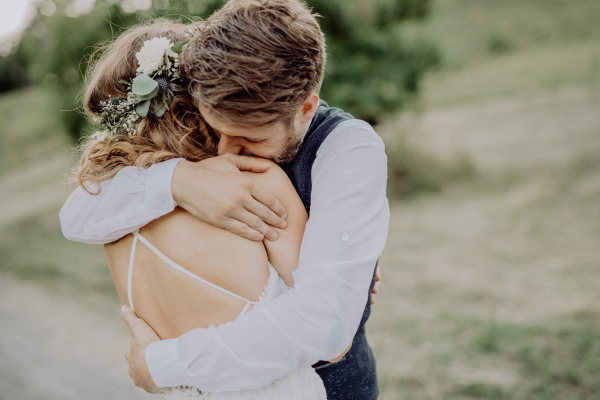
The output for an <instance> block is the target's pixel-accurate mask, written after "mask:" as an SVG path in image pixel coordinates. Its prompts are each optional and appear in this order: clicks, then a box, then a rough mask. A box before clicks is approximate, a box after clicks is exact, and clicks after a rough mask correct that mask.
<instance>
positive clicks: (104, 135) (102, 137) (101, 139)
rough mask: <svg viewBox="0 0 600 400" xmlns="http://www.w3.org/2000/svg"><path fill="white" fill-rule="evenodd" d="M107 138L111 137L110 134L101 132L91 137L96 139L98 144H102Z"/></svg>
mask: <svg viewBox="0 0 600 400" xmlns="http://www.w3.org/2000/svg"><path fill="white" fill-rule="evenodd" d="M109 137H111V134H110V132H109V131H102V132H100V131H97V132H96V133H94V134H93V135H92V139H96V140H97V141H99V142H104V141H105V140H106V139H108V138H109Z"/></svg>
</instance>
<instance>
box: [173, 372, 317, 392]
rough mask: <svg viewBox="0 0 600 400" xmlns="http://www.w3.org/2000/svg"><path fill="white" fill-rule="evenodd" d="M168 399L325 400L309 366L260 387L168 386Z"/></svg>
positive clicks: (315, 375)
mask: <svg viewBox="0 0 600 400" xmlns="http://www.w3.org/2000/svg"><path fill="white" fill-rule="evenodd" d="M165 399H168V400H327V394H326V393H325V387H324V386H323V382H322V381H321V378H320V377H319V375H317V373H316V372H315V370H314V369H313V368H311V367H308V368H304V369H301V370H299V371H296V372H292V373H291V374H289V375H286V376H284V377H283V378H280V379H277V380H276V381H275V382H273V383H271V384H270V385H269V386H266V387H264V388H261V389H255V390H246V391H244V392H210V393H202V392H201V391H200V390H198V389H196V388H191V387H176V388H170V389H168V390H167V391H166V392H165Z"/></svg>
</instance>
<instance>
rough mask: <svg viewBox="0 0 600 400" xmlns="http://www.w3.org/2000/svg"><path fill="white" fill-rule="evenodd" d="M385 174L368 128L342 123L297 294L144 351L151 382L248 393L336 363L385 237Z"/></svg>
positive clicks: (318, 190) (326, 166) (328, 153)
mask: <svg viewBox="0 0 600 400" xmlns="http://www.w3.org/2000/svg"><path fill="white" fill-rule="evenodd" d="M386 171H387V167H386V157H385V153H384V148H383V143H382V142H381V140H380V139H379V138H378V137H376V135H375V133H374V132H373V131H372V129H371V128H370V127H369V126H368V125H367V124H365V123H363V122H360V121H348V122H344V123H342V124H340V125H339V126H338V128H337V129H336V130H335V131H334V132H332V133H331V134H330V135H329V137H328V138H327V139H326V142H325V143H323V145H322V146H321V150H320V153H319V155H318V157H317V160H316V161H315V164H314V165H313V170H312V172H313V175H312V184H313V189H312V203H311V214H310V218H309V221H308V223H307V225H306V231H305V234H304V238H303V242H302V247H301V254H300V262H299V267H298V270H297V271H296V272H295V273H294V279H295V287H294V289H291V290H289V291H288V292H286V293H285V294H283V295H281V296H279V297H277V298H276V299H273V300H271V301H270V302H268V303H266V304H265V306H264V307H260V308H257V309H255V310H254V311H252V312H250V313H248V314H246V315H244V316H242V317H240V318H239V319H237V320H236V321H233V322H229V323H226V324H224V325H220V326H219V327H216V328H215V327H211V328H209V329H199V330H194V331H191V332H188V333H187V334H185V335H183V336H181V337H179V338H177V339H171V340H164V341H160V342H156V343H152V344H151V345H149V346H148V347H147V348H146V351H145V358H146V360H147V365H148V369H149V371H150V373H151V375H152V378H153V380H154V381H155V382H156V384H157V385H158V386H160V387H167V386H180V385H183V386H185V385H188V386H196V387H198V388H200V389H201V390H206V391H226V390H240V389H252V388H258V387H262V386H265V385H267V384H269V383H271V382H272V381H273V380H275V379H277V378H279V377H281V376H284V375H286V374H288V373H290V372H292V371H294V370H297V369H299V368H302V367H307V366H310V365H311V364H313V363H315V362H317V361H318V360H327V359H333V358H335V357H336V356H338V355H339V354H340V353H341V352H342V351H343V350H344V349H345V348H346V347H347V346H348V344H349V343H351V341H352V338H353V337H354V334H355V333H356V330H357V328H358V325H359V323H360V320H361V317H362V313H363V310H364V307H365V305H366V303H367V299H368V291H369V285H370V283H371V278H372V276H373V269H374V267H375V263H376V261H377V259H378V258H379V256H380V255H381V252H382V251H383V247H384V245H385V241H386V238H387V229H388V224H389V207H388V203H387V199H386V193H385V187H386V179H387V172H386ZM143 356H144V355H143V353H142V355H141V356H140V357H142V358H143Z"/></svg>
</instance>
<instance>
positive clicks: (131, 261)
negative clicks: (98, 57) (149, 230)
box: [127, 230, 139, 311]
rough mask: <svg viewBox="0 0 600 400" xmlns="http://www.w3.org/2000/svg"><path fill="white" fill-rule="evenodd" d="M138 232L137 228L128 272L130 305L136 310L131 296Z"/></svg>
mask: <svg viewBox="0 0 600 400" xmlns="http://www.w3.org/2000/svg"><path fill="white" fill-rule="evenodd" d="M136 232H139V230H136V231H135V232H134V233H133V244H132V245H131V256H129V272H127V298H128V299H129V306H130V307H131V309H132V310H134V311H135V309H134V308H133V300H132V297H131V280H132V278H133V261H134V259H135V247H136V244H137V236H136Z"/></svg>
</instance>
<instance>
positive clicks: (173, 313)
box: [76, 20, 347, 400]
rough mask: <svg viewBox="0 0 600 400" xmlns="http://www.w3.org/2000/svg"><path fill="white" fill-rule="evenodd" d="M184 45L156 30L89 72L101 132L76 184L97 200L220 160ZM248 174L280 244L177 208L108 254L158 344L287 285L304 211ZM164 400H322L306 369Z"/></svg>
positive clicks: (178, 391)
mask: <svg viewBox="0 0 600 400" xmlns="http://www.w3.org/2000/svg"><path fill="white" fill-rule="evenodd" d="M192 28H194V27H192ZM192 34H193V29H192V30H190V25H184V24H179V23H175V22H172V21H168V20H156V21H154V22H153V23H152V24H148V25H144V26H138V27H134V28H130V29H128V30H127V31H125V32H124V33H122V34H121V35H120V36H119V37H118V38H117V39H116V40H115V41H114V42H113V43H111V44H110V45H108V46H105V47H104V48H103V49H101V50H100V53H99V57H96V61H95V63H94V64H93V65H92V66H90V68H89V71H90V72H89V73H88V77H87V79H86V83H87V87H86V90H85V94H84V98H83V103H84V108H85V111H86V112H87V113H88V114H89V116H90V117H91V118H92V119H93V120H94V122H96V123H97V124H98V125H100V126H101V129H102V130H101V131H99V132H96V134H94V135H92V138H91V139H90V140H89V141H88V142H87V143H85V144H84V145H83V155H82V158H81V162H80V165H79V167H78V170H77V177H76V179H77V180H78V182H79V184H80V186H81V188H82V189H83V190H85V191H87V192H89V193H91V194H97V193H99V191H100V190H102V182H103V181H106V180H107V179H111V178H113V177H114V176H115V175H116V174H117V172H119V171H120V170H122V169H124V168H126V167H138V168H149V167H151V166H152V165H153V164H156V163H158V162H162V161H165V160H169V159H175V158H184V159H186V160H188V161H201V160H203V159H206V158H208V157H211V156H215V155H216V150H215V142H214V136H213V135H211V129H210V127H209V126H208V125H207V124H206V123H205V121H204V120H203V118H202V116H201V115H200V113H199V112H198V110H197V108H196V107H195V106H194V102H193V97H192V95H191V94H190V93H189V92H188V91H187V90H186V89H185V88H186V86H187V83H188V82H187V81H186V77H185V74H184V68H183V67H184V66H182V65H181V64H182V63H183V62H182V60H183V61H184V60H185V58H183V57H182V55H183V54H184V53H185V44H186V40H187V39H188V38H189V37H190V35H192ZM247 174H248V177H249V179H251V180H252V181H253V182H255V183H258V184H260V185H261V186H263V187H264V188H265V189H267V190H269V191H271V193H273V194H274V195H275V196H276V197H277V199H278V200H279V201H280V203H281V204H282V205H283V206H284V207H285V209H286V210H287V212H288V218H287V224H288V226H287V228H286V229H283V230H278V234H279V239H278V240H277V241H275V242H271V241H266V240H265V241H264V243H263V242H254V241H250V240H247V239H244V238H242V237H240V236H237V235H235V234H233V233H230V232H228V231H226V230H223V229H220V228H217V227H215V226H213V225H210V224H207V223H205V222H203V221H201V220H199V219H197V218H195V217H193V216H192V215H191V214H188V213H187V212H186V211H184V210H182V209H181V208H176V209H175V211H173V212H171V213H169V214H167V215H165V216H164V217H162V218H159V219H157V220H155V221H153V222H151V223H149V224H148V225H146V226H144V227H142V228H141V229H139V230H138V231H135V232H133V233H132V234H129V235H127V236H125V237H124V238H122V239H120V240H118V241H116V242H114V243H111V244H108V245H105V250H106V256H107V259H108V263H109V265H110V270H111V273H112V276H113V279H114V282H115V286H116V288H117V292H118V294H119V298H120V299H121V302H122V303H123V304H124V305H129V306H130V307H131V308H133V309H134V310H135V312H136V314H137V315H138V316H139V317H140V318H142V319H144V320H145V321H146V322H147V323H148V324H149V325H150V326H151V327H152V328H153V329H154V330H155V331H156V333H157V334H158V336H159V337H160V338H161V339H167V338H175V337H179V336H180V335H182V334H183V333H186V332H188V331H190V330H193V329H197V328H207V327H209V326H212V325H215V326H217V325H220V324H224V323H227V322H228V321H232V320H235V319H236V318H242V317H243V315H244V314H245V313H247V312H252V310H253V309H254V308H257V307H261V306H262V305H264V303H265V302H267V301H269V299H271V298H273V297H275V296H277V295H278V294H281V293H282V292H284V291H286V290H288V288H289V287H292V286H293V285H294V278H293V275H292V273H293V271H294V270H295V269H296V268H297V265H298V258H299V253H300V244H301V241H302V235H303V232H304V226H305V224H306V221H307V219H308V216H307V214H306V211H305V209H304V206H303V205H302V202H301V200H300V198H299V196H298V195H297V193H296V191H295V190H294V187H293V186H292V184H291V182H290V181H289V179H288V177H287V175H286V174H285V173H284V172H283V171H282V170H281V169H280V168H279V167H278V166H276V165H272V166H271V168H270V169H269V170H268V171H267V172H265V173H261V174H253V173H247ZM346 351H347V350H346ZM342 356H343V354H342V355H340V356H339V357H338V358H336V360H332V361H337V360H339V359H340V358H341V357H342ZM165 395H166V396H167V398H168V399H180V398H181V399H183V398H185V399H215V400H218V399H223V400H225V399H227V400H238V399H240V400H241V399H255V400H268V399H284V398H285V399H290V400H309V399H310V400H325V399H326V395H325V389H324V386H323V383H322V381H321V379H320V378H319V376H318V375H317V374H316V373H315V371H314V369H313V368H310V367H308V368H305V369H302V370H299V371H296V372H294V373H291V374H290V375H287V376H285V377H283V378H281V379H278V380H276V381H275V382H273V383H272V384H271V385H269V386H267V387H264V388H262V389H257V390H252V391H246V392H219V393H216V392H214V393H207V392H202V391H201V390H199V389H196V388H189V387H179V388H169V389H167V390H166V392H165Z"/></svg>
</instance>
